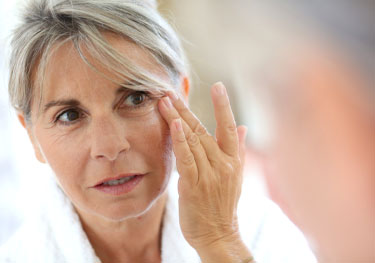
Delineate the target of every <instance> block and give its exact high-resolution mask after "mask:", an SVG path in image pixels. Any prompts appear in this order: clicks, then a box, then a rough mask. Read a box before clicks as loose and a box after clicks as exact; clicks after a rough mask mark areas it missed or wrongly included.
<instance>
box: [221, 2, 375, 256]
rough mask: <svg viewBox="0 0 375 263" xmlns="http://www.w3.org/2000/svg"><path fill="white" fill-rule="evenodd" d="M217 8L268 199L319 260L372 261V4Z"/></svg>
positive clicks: (270, 4) (235, 4) (374, 198)
mask: <svg viewBox="0 0 375 263" xmlns="http://www.w3.org/2000/svg"><path fill="white" fill-rule="evenodd" d="M221 7H222V9H220V8H218V10H217V14H218V17H220V19H222V18H223V17H224V15H228V14H230V17H231V18H232V19H231V20H230V21H228V23H229V27H230V29H231V30H228V32H231V33H229V34H228V35H227V38H226V41H225V43H226V45H229V47H230V48H227V49H228V50H229V52H230V54H231V60H232V64H233V68H234V74H235V76H236V78H237V83H238V87H239V90H238V93H239V94H240V96H238V97H239V98H240V100H242V106H243V108H242V111H243V114H245V115H246V116H245V118H247V120H248V121H247V122H248V124H249V126H250V127H251V128H252V127H255V129H252V131H253V134H252V135H253V136H252V142H253V148H254V149H255V150H256V151H257V153H258V156H259V159H260V160H261V162H262V164H263V167H264V173H265V175H266V180H267V183H268V187H269V190H270V194H271V196H272V198H273V199H274V200H275V201H276V202H277V203H278V204H279V205H280V207H281V208H282V209H283V211H284V212H285V213H286V214H287V215H288V216H289V218H290V219H291V220H292V221H293V222H294V223H295V224H296V225H297V226H299V228H300V229H301V230H302V231H303V232H304V234H305V235H306V236H307V237H308V239H309V240H310V244H311V246H312V247H313V249H314V251H315V252H316V254H317V256H318V259H319V260H320V261H322V262H325V261H327V262H343V261H348V262H374V260H375V255H374V250H373V249H374V247H375V228H374V227H375V188H374V185H375V182H374V180H375V177H374V175H375V109H374V98H375V97H374V91H375V88H374V69H375V65H374V64H375V56H374V52H375V35H374V34H375V32H374V25H375V24H374V11H375V3H374V1H231V3H230V4H229V5H228V6H226V5H223V6H221ZM245 94H246V96H243V95H245Z"/></svg>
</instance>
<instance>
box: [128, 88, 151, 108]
mask: <svg viewBox="0 0 375 263" xmlns="http://www.w3.org/2000/svg"><path fill="white" fill-rule="evenodd" d="M147 98H148V97H147V94H146V93H145V92H142V91H137V92H134V93H132V94H130V95H128V96H127V97H126V98H125V100H124V102H123V104H125V106H127V107H137V106H140V105H141V104H143V103H144V102H145V101H146V99H147Z"/></svg>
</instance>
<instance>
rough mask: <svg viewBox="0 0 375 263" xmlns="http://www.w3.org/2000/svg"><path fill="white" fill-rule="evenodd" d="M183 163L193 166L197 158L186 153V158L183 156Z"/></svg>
mask: <svg viewBox="0 0 375 263" xmlns="http://www.w3.org/2000/svg"><path fill="white" fill-rule="evenodd" d="M181 163H182V164H183V165H185V166H192V165H194V164H195V159H194V156H193V155H192V154H186V156H184V158H182V160H181Z"/></svg>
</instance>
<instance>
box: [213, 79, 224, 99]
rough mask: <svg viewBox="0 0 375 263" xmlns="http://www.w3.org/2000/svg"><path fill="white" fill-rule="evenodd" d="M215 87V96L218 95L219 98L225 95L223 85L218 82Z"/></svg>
mask: <svg viewBox="0 0 375 263" xmlns="http://www.w3.org/2000/svg"><path fill="white" fill-rule="evenodd" d="M215 85H216V86H215V91H216V94H217V95H220V96H222V95H224V93H225V87H224V85H223V83H221V82H218V83H216V84H215Z"/></svg>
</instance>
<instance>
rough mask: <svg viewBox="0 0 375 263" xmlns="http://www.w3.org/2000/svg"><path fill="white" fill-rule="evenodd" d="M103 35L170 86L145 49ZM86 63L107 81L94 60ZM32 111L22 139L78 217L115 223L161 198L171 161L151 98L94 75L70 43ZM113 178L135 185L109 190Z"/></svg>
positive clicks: (55, 59) (53, 62)
mask: <svg viewBox="0 0 375 263" xmlns="http://www.w3.org/2000/svg"><path fill="white" fill-rule="evenodd" d="M105 36H106V38H107V40H108V41H109V43H110V44H111V45H112V46H113V47H114V48H116V49H117V50H118V51H119V52H121V53H122V54H124V55H125V56H127V57H128V58H129V59H131V60H132V61H133V62H134V63H136V64H137V65H139V66H142V67H143V68H145V69H147V70H148V71H149V72H150V74H154V75H156V76H158V77H159V78H161V79H164V80H168V79H167V77H166V74H165V73H164V72H163V71H162V70H161V68H160V67H159V66H158V65H157V64H156V63H155V62H154V61H153V60H152V58H151V57H150V55H148V54H147V53H146V52H145V51H144V50H142V49H141V48H139V47H137V46H136V45H135V44H133V43H131V42H129V41H127V40H124V39H123V38H120V37H116V36H113V35H110V34H106V35H105ZM89 59H90V57H89ZM91 60H92V59H91ZM90 62H91V63H93V64H94V65H95V66H96V67H98V68H99V70H100V71H101V72H104V73H105V74H107V75H108V74H109V76H110V77H113V76H111V75H110V73H109V72H108V71H106V70H105V69H103V67H102V66H101V65H100V64H99V63H97V62H95V60H92V61H90ZM115 79H116V78H115ZM116 80H117V81H118V82H119V83H124V82H126V80H119V79H116ZM36 94H38V93H37V92H36ZM32 112H33V113H32V124H31V125H29V126H28V132H29V135H30V137H31V140H32V142H33V145H34V148H35V152H36V155H37V158H38V159H39V160H40V161H42V162H46V163H48V164H49V165H50V167H51V168H52V170H53V171H54V173H55V174H56V177H57V180H58V182H59V184H60V186H61V187H62V189H63V190H64V192H65V193H66V195H67V196H68V197H69V198H70V200H71V201H72V202H73V204H74V206H75V207H76V208H77V209H78V210H79V211H84V212H85V213H90V214H96V215H99V216H102V217H105V218H109V219H113V220H121V219H125V218H129V217H133V216H137V215H140V214H141V213H143V212H145V211H146V210H147V209H148V208H150V207H151V205H152V204H153V202H154V201H156V200H157V198H158V197H159V196H160V195H161V194H162V193H163V192H164V190H165V188H166V185H167V183H168V181H169V177H170V174H171V170H172V165H173V157H172V156H173V155H172V149H171V141H170V134H169V130H168V127H167V124H166V123H165V122H164V120H163V119H162V117H161V116H160V114H159V112H158V110H157V99H156V98H153V97H152V95H151V94H148V93H145V92H138V91H134V90H129V89H125V88H122V87H121V86H118V85H117V84H115V83H113V82H112V81H110V80H108V79H107V78H105V77H103V76H102V75H101V74H98V73H97V72H95V71H93V70H92V69H91V68H90V67H89V66H88V65H87V64H86V63H85V62H84V61H82V59H81V58H80V56H79V54H78V53H77V51H76V50H75V48H74V47H73V45H72V44H71V43H65V44H64V45H62V46H61V47H59V48H58V49H57V51H56V52H55V53H53V54H52V57H51V59H50V61H49V64H48V66H47V71H46V75H45V83H44V85H43V98H42V101H41V107H40V108H39V107H38V101H34V102H33V105H32ZM132 175H136V176H135V177H134V178H133V177H130V176H132ZM114 178H116V179H119V178H127V179H130V178H133V179H132V180H130V181H128V182H126V183H124V184H121V183H123V182H122V181H121V182H120V184H118V185H112V186H111V185H108V180H111V179H114ZM103 181H107V183H106V184H101V183H102V182H103ZM113 183H114V182H113ZM113 183H112V182H111V184H113ZM116 183H119V181H116Z"/></svg>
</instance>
